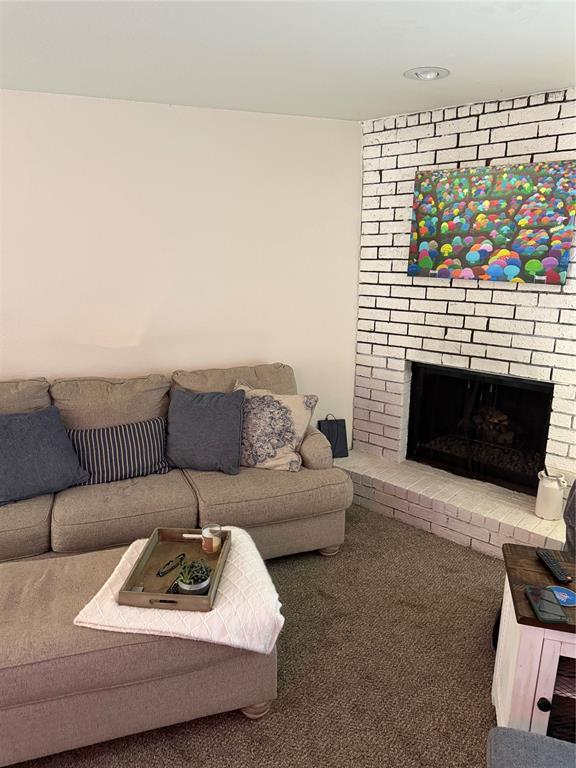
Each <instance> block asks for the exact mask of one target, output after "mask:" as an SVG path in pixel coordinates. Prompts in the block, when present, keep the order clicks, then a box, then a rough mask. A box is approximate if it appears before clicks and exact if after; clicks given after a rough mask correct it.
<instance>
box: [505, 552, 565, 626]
mask: <svg viewBox="0 0 576 768" xmlns="http://www.w3.org/2000/svg"><path fill="white" fill-rule="evenodd" d="M502 552H503V554H504V564H505V565H506V574H507V576H508V583H509V584H510V591H511V592H512V600H513V602H514V610H515V611H516V621H517V622H518V624H528V625H530V626H532V627H540V628H544V629H553V630H554V631H557V632H571V633H576V606H572V607H571V608H568V607H567V606H563V608H564V610H565V611H566V613H567V614H568V618H569V619H570V621H569V623H568V624H548V623H546V624H544V623H543V622H541V621H538V619H537V618H536V615H535V613H534V611H533V610H532V606H531V605H530V603H529V602H528V598H527V597H526V595H525V594H524V587H525V586H534V587H551V586H559V587H567V588H568V589H571V590H572V591H574V592H576V563H575V562H574V559H573V558H572V557H571V556H570V555H569V554H568V553H567V552H562V551H556V550H554V554H555V555H556V557H557V558H558V560H559V561H560V565H561V566H562V568H564V570H565V571H566V573H568V574H569V575H570V576H572V578H573V579H574V580H573V581H571V582H570V583H569V584H560V583H559V582H557V581H556V579H555V578H554V576H553V575H552V574H551V573H550V571H549V570H548V568H546V566H545V565H544V563H543V562H542V561H541V560H540V558H539V557H538V556H537V555H536V547H527V546H524V545H523V544H504V546H503V547H502Z"/></svg>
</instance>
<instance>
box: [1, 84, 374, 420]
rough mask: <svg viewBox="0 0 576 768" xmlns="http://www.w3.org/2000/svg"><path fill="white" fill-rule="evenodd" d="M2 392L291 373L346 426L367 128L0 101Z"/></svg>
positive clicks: (119, 104)
mask: <svg viewBox="0 0 576 768" xmlns="http://www.w3.org/2000/svg"><path fill="white" fill-rule="evenodd" d="M1 117H2V139H1V143H0V147H1V151H2V156H1V160H2V168H1V173H2V175H1V195H2V197H1V200H2V210H1V212H2V234H1V243H0V244H1V249H2V250H1V265H0V267H1V271H0V285H1V293H0V301H1V304H0V333H1V337H0V378H11V377H20V376H32V375H38V374H42V375H46V376H48V377H55V376H71V375H78V374H95V375H125V374H134V373H139V372H144V371H162V370H166V371H169V370H172V369H174V368H178V367H190V368H198V367H210V366H221V365H224V366H225V365H232V364H240V363H257V362H270V361H275V360H280V361H283V362H288V363H290V364H292V365H293V366H294V368H295V369H296V374H297V378H298V382H299V385H300V387H299V388H300V391H309V392H315V393H317V394H319V395H320V398H321V401H320V404H319V407H318V411H317V413H318V414H322V415H323V414H324V413H325V412H326V411H333V412H334V413H338V414H341V415H345V416H346V417H347V418H348V420H349V429H350V425H351V412H352V396H353V379H354V345H355V312H356V309H355V307H356V282H357V253H358V244H359V214H360V194H361V193H360V172H361V166H360V163H361V161H360V156H361V149H360V147H361V132H360V126H359V125H357V124H355V123H351V122H344V121H337V120H320V119H311V118H298V117H285V116H278V115H263V114H253V113H242V112H230V111H223V110H209V109H195V108H191V107H172V106H166V105H159V104H144V103H137V102H125V101H116V100H106V99H90V98H81V97H72V96H59V95H53V94H37V93H23V92H15V91H4V92H3V93H2V102H1Z"/></svg>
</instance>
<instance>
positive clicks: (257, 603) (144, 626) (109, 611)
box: [74, 527, 284, 654]
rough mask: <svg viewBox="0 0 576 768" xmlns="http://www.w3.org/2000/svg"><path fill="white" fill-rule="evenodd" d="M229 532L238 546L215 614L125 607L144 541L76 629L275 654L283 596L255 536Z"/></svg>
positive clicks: (127, 555)
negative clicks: (121, 600) (121, 598)
mask: <svg viewBox="0 0 576 768" xmlns="http://www.w3.org/2000/svg"><path fill="white" fill-rule="evenodd" d="M227 530H230V531H232V543H231V547H230V552H229V553H228V559H227V560H226V564H225V566H224V571H223V573H222V577H221V579H220V584H219V585H218V591H217V593H216V598H215V601H214V605H213V606H212V610H211V611H208V612H206V613H204V612H200V611H167V610H162V609H161V608H136V607H133V606H130V605H119V604H118V602H117V598H118V593H119V591H120V587H121V586H122V584H123V583H124V581H125V580H126V578H127V576H128V574H129V573H130V570H131V569H132V566H133V565H134V563H135V562H136V560H137V559H138V556H139V555H140V552H141V551H142V549H143V548H144V546H145V545H146V539H139V540H138V541H135V542H134V543H133V544H131V545H130V547H129V548H128V549H127V550H126V552H125V554H124V556H123V557H122V559H121V560H120V562H119V563H118V565H117V567H116V569H115V571H114V573H113V574H112V576H110V578H109V579H108V581H107V582H106V583H105V584H104V586H103V587H102V589H101V590H100V591H99V592H98V594H97V595H95V596H94V597H93V598H92V600H90V602H89V603H88V604H87V605H86V606H85V607H84V608H83V609H82V610H81V611H80V613H79V614H78V616H76V618H75V619H74V624H77V625H78V626H80V627H89V628H91V629H104V630H108V631H110V632H130V633H136V634H143V635H166V636H167V637H181V638H185V639H188V640H200V641H202V642H206V643H217V644H219V645H231V646H232V647H233V648H244V649H246V650H248V651H255V652H257V653H266V654H267V653H271V652H272V650H273V649H274V645H275V643H276V639H277V638H278V635H279V634H280V630H281V629H282V626H283V625H284V616H282V614H281V613H280V608H281V603H280V601H279V599H278V594H277V592H276V589H275V587H274V584H273V583H272V579H271V578H270V576H269V574H268V571H267V569H266V566H265V564H264V561H263V560H262V558H261V557H260V554H259V553H258V550H257V549H256V545H255V544H254V542H253V541H252V539H251V537H250V536H249V534H248V533H246V531H244V530H242V529H241V528H233V527H228V528H227Z"/></svg>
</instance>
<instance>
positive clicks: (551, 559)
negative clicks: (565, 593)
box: [536, 547, 572, 584]
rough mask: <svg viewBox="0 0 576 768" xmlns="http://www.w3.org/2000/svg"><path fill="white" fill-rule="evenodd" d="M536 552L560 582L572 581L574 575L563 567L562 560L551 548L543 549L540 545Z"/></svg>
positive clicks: (567, 582)
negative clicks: (569, 573) (570, 574)
mask: <svg viewBox="0 0 576 768" xmlns="http://www.w3.org/2000/svg"><path fill="white" fill-rule="evenodd" d="M536 554H537V555H538V557H539V558H540V560H542V562H543V563H544V565H545V566H546V568H548V570H549V571H550V573H551V574H552V575H553V576H554V578H555V579H556V581H559V582H560V584H569V583H570V582H571V581H572V576H569V575H568V574H567V573H566V571H565V570H564V568H562V566H561V565H560V561H559V560H558V558H557V557H556V555H555V554H554V553H553V552H551V551H550V550H549V549H542V548H541V547H539V548H538V549H537V550H536Z"/></svg>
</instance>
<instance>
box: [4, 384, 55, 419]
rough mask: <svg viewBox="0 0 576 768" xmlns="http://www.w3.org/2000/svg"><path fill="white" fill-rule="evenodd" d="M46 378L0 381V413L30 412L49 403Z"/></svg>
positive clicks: (45, 406) (46, 406)
mask: <svg viewBox="0 0 576 768" xmlns="http://www.w3.org/2000/svg"><path fill="white" fill-rule="evenodd" d="M49 387H50V385H49V383H48V381H47V380H46V379H20V380H18V381H0V414H6V413H31V412H32V411H39V410H41V409H42V408H48V406H49V405H50V394H49V392H48V390H49Z"/></svg>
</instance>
